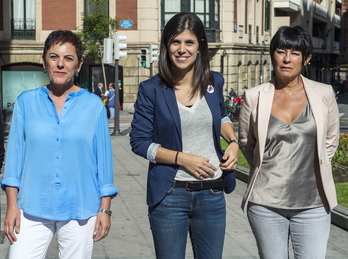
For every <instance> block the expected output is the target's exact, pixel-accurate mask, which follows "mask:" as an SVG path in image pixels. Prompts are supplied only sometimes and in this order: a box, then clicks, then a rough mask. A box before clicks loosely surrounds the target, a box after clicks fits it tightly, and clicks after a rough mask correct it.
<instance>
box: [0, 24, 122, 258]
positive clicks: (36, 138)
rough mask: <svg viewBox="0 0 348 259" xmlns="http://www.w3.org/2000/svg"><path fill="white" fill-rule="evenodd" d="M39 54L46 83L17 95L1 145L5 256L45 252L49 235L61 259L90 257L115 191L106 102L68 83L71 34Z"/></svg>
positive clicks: (77, 59)
mask: <svg viewBox="0 0 348 259" xmlns="http://www.w3.org/2000/svg"><path fill="white" fill-rule="evenodd" d="M42 57H43V66H44V69H45V71H47V75H48V77H49V79H50V83H49V84H48V85H46V86H42V87H40V88H37V89H33V90H29V91H25V92H23V93H22V94H21V95H20V96H19V97H18V98H17V101H16V105H15V108H14V112H13V117H12V123H11V129H10V135H9V142H8V145H7V154H6V163H5V175H4V179H3V180H2V188H3V189H4V190H5V191H6V194H7V212H6V216H5V220H4V223H5V225H4V231H5V233H6V236H7V237H8V239H9V241H10V242H11V244H12V245H11V249H10V258H44V257H45V254H46V252H47V248H48V246H49V243H50V242H51V239H52V237H53V235H54V233H57V237H58V242H59V250H60V251H59V254H60V255H59V258H81V259H82V258H83V259H85V258H91V256H92V250H93V242H96V241H99V240H101V239H102V238H103V237H105V236H106V235H107V233H108V230H109V228H110V215H111V211H110V203H111V198H112V197H114V196H116V194H117V192H118V191H117V189H116V187H115V186H114V184H113V160H112V149H111V142H110V134H109V128H108V124H107V118H106V112H105V107H104V105H103V104H102V102H101V100H100V98H99V97H98V96H96V95H94V94H92V93H89V92H87V91H85V90H83V89H81V88H80V87H78V86H76V85H75V84H74V77H75V76H77V75H78V73H79V71H80V69H81V65H82V63H83V60H82V44H81V40H80V39H79V38H78V36H77V35H76V34H74V33H72V32H71V31H65V30H58V31H54V32H52V33H51V34H50V35H49V36H48V38H47V39H46V42H45V46H44V51H43V56H42Z"/></svg>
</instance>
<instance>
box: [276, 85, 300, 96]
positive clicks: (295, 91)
mask: <svg viewBox="0 0 348 259" xmlns="http://www.w3.org/2000/svg"><path fill="white" fill-rule="evenodd" d="M301 89H303V86H300V87H299V88H297V89H295V90H294V91H292V92H291V93H287V92H285V91H284V88H282V89H280V90H281V91H282V93H284V94H286V95H288V96H290V95H292V94H294V93H298V92H299V91H300V90H301ZM297 90H299V91H297Z"/></svg>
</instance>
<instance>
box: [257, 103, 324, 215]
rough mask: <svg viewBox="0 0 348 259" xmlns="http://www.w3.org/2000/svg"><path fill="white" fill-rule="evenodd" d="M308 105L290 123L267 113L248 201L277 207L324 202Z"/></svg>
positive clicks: (285, 207)
mask: <svg viewBox="0 0 348 259" xmlns="http://www.w3.org/2000/svg"><path fill="white" fill-rule="evenodd" d="M316 132H317V131H316V124H315V120H314V117H313V115H312V112H311V108H310V105H309V104H308V103H307V105H306V106H305V108H304V109H303V111H302V113H301V114H300V115H299V116H298V117H297V118H296V119H295V120H294V121H293V122H292V123H290V124H287V123H285V122H283V121H281V120H279V119H277V118H276V117H274V116H273V115H270V121H269V125H268V132H267V138H266V146H265V153H264V155H263V161H262V165H261V169H260V172H259V174H258V175H257V178H256V181H255V186H254V188H253V191H252V193H251V197H250V202H253V203H256V204H260V205H265V206H269V207H274V208H281V209H305V208H314V207H320V206H323V204H324V205H326V203H327V202H326V200H325V198H323V201H324V203H323V201H322V199H321V197H325V196H324V195H323V188H322V185H321V181H320V178H319V177H320V171H319V163H318V155H317V154H318V152H317V141H316V137H317V133H316Z"/></svg>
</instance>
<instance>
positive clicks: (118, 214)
mask: <svg viewBox="0 0 348 259" xmlns="http://www.w3.org/2000/svg"><path fill="white" fill-rule="evenodd" d="M131 119H132V116H131V115H130V114H127V113H126V112H121V115H120V130H121V133H122V134H123V135H121V136H113V137H112V145H113V152H114V162H115V184H116V186H117V187H118V189H119V191H120V193H119V195H118V196H117V197H116V198H114V199H113V200H112V207H111V209H112V211H113V214H112V217H111V220H112V227H111V230H110V232H109V235H108V237H106V238H105V239H103V240H102V241H100V242H98V243H96V244H95V246H94V252H93V259H107V258H108V259H150V258H151V259H154V258H155V255H154V249H153V242H152V236H151V231H150V228H149V223H148V218H147V206H146V201H145V198H146V176H147V167H148V162H147V161H146V160H145V159H143V158H141V157H139V156H136V155H135V154H133V153H132V151H131V150H130V145H129V137H128V135H127V134H128V132H129V127H130V121H131ZM112 123H113V122H112ZM245 187H246V184H245V183H244V182H242V181H238V182H237V188H236V190H235V191H234V192H233V193H232V194H229V195H226V204H227V229H226V238H225V246H224V253H223V255H224V256H223V259H232V258H233V259H249V258H258V254H257V248H256V244H255V240H254V237H253V234H252V233H251V230H250V227H249V224H248V221H247V218H246V214H245V213H243V212H242V210H241V208H240V204H241V199H242V195H243V193H244V190H245ZM0 201H1V207H2V208H1V227H0V229H1V230H3V218H4V213H5V195H4V193H3V192H1V193H0ZM331 226H332V227H331V234H330V239H329V244H328V251H327V257H326V258H330V259H331V258H332V259H343V258H348V232H347V231H345V230H342V229H341V228H338V227H336V226H334V225H331ZM8 249H9V243H8V241H7V239H6V238H5V239H4V243H2V242H1V236H0V259H6V258H7V254H8ZM186 254H187V257H186V258H190V259H191V258H193V257H192V252H191V246H190V243H189V242H188V245H187V253H186ZM54 258H58V256H57V243H56V241H55V240H54V241H53V242H52V244H51V246H50V248H49V251H48V254H47V259H54ZM24 259H25V258H24ZM72 259H73V258H72ZM212 259H213V258H212Z"/></svg>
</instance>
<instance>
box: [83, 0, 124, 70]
mask: <svg viewBox="0 0 348 259" xmlns="http://www.w3.org/2000/svg"><path fill="white" fill-rule="evenodd" d="M88 3H89V4H93V5H94V10H93V12H92V13H90V14H86V15H83V18H82V20H83V28H80V29H78V34H79V36H80V37H81V40H82V43H83V48H84V56H85V59H87V60H89V61H90V62H94V63H100V62H101V58H102V47H103V44H104V38H112V36H113V34H114V33H115V31H116V28H117V27H118V22H117V20H115V19H112V18H110V17H109V16H107V15H106V13H105V12H104V11H103V10H102V7H105V5H107V3H108V1H107V0H90V1H88Z"/></svg>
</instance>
